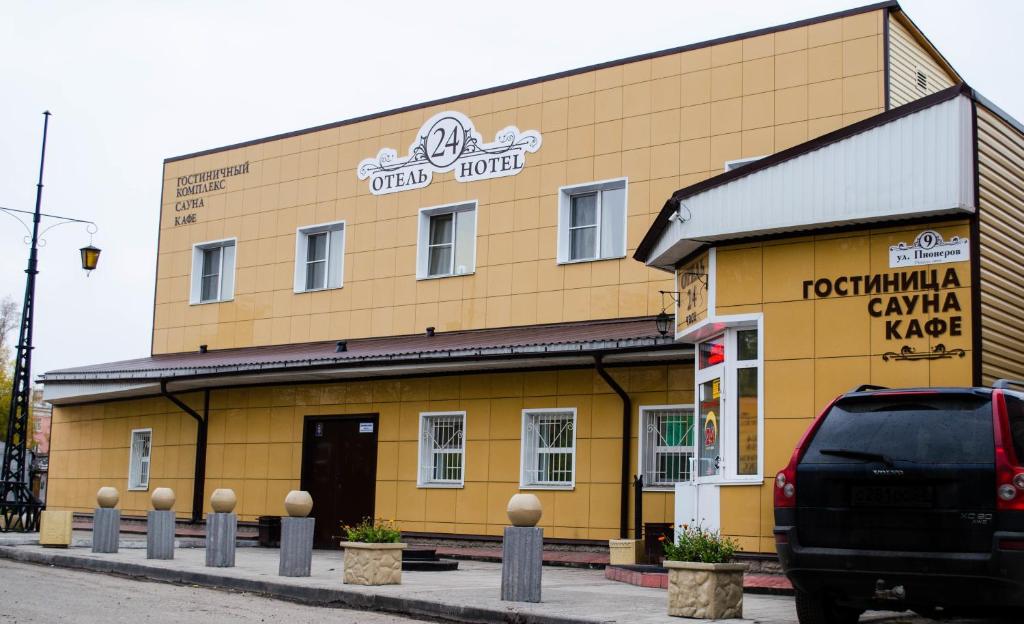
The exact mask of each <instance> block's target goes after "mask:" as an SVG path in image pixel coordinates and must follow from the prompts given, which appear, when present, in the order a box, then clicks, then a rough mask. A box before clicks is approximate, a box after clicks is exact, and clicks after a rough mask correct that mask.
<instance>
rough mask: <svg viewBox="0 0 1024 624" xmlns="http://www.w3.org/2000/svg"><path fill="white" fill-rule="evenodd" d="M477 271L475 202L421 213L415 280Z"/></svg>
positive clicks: (431, 209)
mask: <svg viewBox="0 0 1024 624" xmlns="http://www.w3.org/2000/svg"><path fill="white" fill-rule="evenodd" d="M475 270H476V202H475V201H474V202H469V203H465V204H453V205H450V206H438V207H436V208H424V209H422V210H420V222H419V248H418V254H417V261H416V278H417V279H426V278H433V277H448V276H450V275H468V274H469V273H473V272H474V271H475Z"/></svg>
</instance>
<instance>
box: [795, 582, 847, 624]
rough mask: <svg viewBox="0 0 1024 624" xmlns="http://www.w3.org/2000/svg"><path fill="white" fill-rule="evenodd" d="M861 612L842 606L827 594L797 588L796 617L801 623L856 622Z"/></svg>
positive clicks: (830, 623)
mask: <svg viewBox="0 0 1024 624" xmlns="http://www.w3.org/2000/svg"><path fill="white" fill-rule="evenodd" d="M860 614H861V612H860V611H858V610H856V609H850V608H848V607H840V606H839V605H837V604H836V603H835V601H833V600H831V599H830V598H827V597H825V596H815V595H812V594H808V593H807V592H804V591H800V590H799V589H798V590H796V617H797V620H798V621H799V622H800V624H856V623H857V621H858V620H860Z"/></svg>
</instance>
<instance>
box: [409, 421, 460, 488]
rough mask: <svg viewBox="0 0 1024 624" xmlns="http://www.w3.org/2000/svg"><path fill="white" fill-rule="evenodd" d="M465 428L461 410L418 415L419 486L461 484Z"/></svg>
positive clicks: (451, 485) (452, 485)
mask: <svg viewBox="0 0 1024 624" xmlns="http://www.w3.org/2000/svg"><path fill="white" fill-rule="evenodd" d="M465 430H466V413H465V412H444V413H422V414H420V474H419V485H421V486H447V487H454V486H460V485H462V484H463V479H464V472H463V470H464V469H463V466H465V462H464V461H463V459H464V456H465V452H466V450H465V449H466V442H465Z"/></svg>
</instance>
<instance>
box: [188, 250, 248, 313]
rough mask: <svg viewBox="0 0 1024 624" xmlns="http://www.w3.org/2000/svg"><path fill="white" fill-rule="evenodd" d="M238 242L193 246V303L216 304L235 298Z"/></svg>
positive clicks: (191, 293) (191, 299)
mask: <svg viewBox="0 0 1024 624" xmlns="http://www.w3.org/2000/svg"><path fill="white" fill-rule="evenodd" d="M236 243H237V239H235V238H228V239H225V240H219V241H209V242H206V243H196V244H195V245H192V287H191V292H190V294H189V303H191V304H193V305H195V304H198V303H216V302H218V301H230V300H231V299H234V297H235V245H236Z"/></svg>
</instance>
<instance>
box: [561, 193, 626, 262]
mask: <svg viewBox="0 0 1024 624" xmlns="http://www.w3.org/2000/svg"><path fill="white" fill-rule="evenodd" d="M625 255H626V179H625V178H621V179H618V180H607V181H604V182H592V183H589V184H581V185H577V186H564V187H562V188H561V191H560V193H559V198H558V261H559V262H561V263H565V262H586V261H590V260H606V259H609V258H622V257H625Z"/></svg>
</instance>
